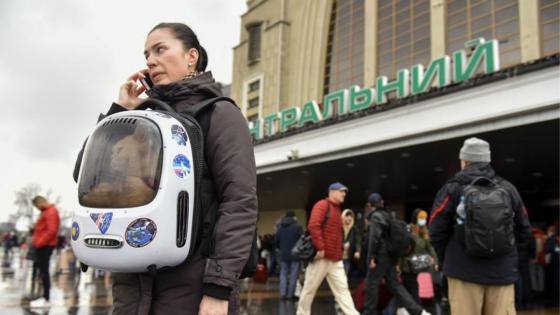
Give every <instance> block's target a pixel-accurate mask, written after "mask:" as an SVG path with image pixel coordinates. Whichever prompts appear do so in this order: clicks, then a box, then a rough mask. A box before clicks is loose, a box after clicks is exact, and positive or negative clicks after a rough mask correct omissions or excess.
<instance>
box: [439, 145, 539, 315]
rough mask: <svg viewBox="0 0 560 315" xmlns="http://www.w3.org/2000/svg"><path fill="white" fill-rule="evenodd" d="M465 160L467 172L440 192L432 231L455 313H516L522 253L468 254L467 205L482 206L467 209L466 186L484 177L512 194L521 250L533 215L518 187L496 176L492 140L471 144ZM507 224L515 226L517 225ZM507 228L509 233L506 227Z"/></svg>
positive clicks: (463, 155) (466, 148) (462, 153)
mask: <svg viewBox="0 0 560 315" xmlns="http://www.w3.org/2000/svg"><path fill="white" fill-rule="evenodd" d="M459 158H460V160H461V171H460V172H459V173H457V174H456V175H455V176H454V177H453V178H452V179H450V180H449V181H447V183H446V184H445V185H444V186H443V187H442V188H441V189H440V190H439V192H438V193H437V196H436V199H435V201H434V206H433V209H432V214H431V218H430V227H429V229H430V239H431V240H432V245H433V246H434V248H435V250H436V252H437V254H438V256H439V258H440V260H443V273H444V275H445V276H446V277H447V279H448V286H449V301H450V303H451V312H453V314H458V315H461V314H468V315H476V314H493V315H499V314H504V315H505V314H515V303H514V285H513V284H514V283H515V281H516V280H517V278H518V276H519V272H518V254H517V249H516V247H515V246H512V249H511V250H510V251H509V252H508V253H506V254H502V255H498V256H496V257H479V256H474V255H472V254H467V252H466V247H465V246H466V245H465V244H466V243H465V238H466V235H465V226H467V223H468V222H469V221H466V220H468V218H467V217H466V216H464V215H463V213H465V211H464V209H465V208H466V207H470V209H474V208H476V205H470V204H469V205H465V204H468V203H469V202H464V201H463V200H464V199H465V193H464V187H465V186H467V185H469V184H471V183H472V182H473V180H474V179H476V178H479V177H484V178H487V179H490V180H492V181H493V182H494V183H498V184H499V186H500V187H502V188H503V189H504V190H505V191H507V195H508V196H509V199H510V203H511V210H513V232H512V233H513V235H514V238H515V245H517V247H521V246H523V244H525V243H526V242H527V241H528V240H529V238H530V233H531V225H530V223H529V218H528V217H527V212H526V210H525V207H524V206H523V201H522V200H521V197H520V196H519V193H518V192H517V189H515V187H514V186H513V185H512V184H511V183H509V182H508V181H506V180H504V179H501V178H499V177H498V176H496V174H495V172H494V170H493V169H492V167H491V166H490V164H489V163H490V145H489V144H488V142H486V141H484V140H481V139H478V138H470V139H467V140H465V142H464V144H463V147H462V148H461V151H460V154H459ZM473 200H475V199H474V198H473ZM506 200H507V199H506ZM472 202H474V201H472ZM477 202H480V201H478V200H477ZM478 205H479V206H480V204H478ZM491 210H493V209H491ZM471 220H472V219H471ZM465 222H467V223H465ZM505 224H506V225H511V222H509V221H508V222H505ZM469 228H470V227H469ZM501 228H503V229H505V226H504V227H501ZM499 230H500V229H497V230H496V232H499Z"/></svg>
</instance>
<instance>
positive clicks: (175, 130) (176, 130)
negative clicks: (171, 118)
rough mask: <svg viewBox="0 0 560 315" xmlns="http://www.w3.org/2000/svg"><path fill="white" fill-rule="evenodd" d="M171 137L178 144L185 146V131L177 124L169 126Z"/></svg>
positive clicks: (186, 138)
mask: <svg viewBox="0 0 560 315" xmlns="http://www.w3.org/2000/svg"><path fill="white" fill-rule="evenodd" d="M171 135H172V136H171V137H172V138H173V140H175V142H177V144H178V145H182V146H186V145H187V140H188V137H187V132H186V131H185V129H183V128H182V127H181V126H179V125H173V126H171Z"/></svg>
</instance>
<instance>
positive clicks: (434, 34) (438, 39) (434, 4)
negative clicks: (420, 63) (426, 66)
mask: <svg viewBox="0 0 560 315" xmlns="http://www.w3.org/2000/svg"><path fill="white" fill-rule="evenodd" d="M430 7H431V18H430V23H431V25H430V27H431V40H432V60H434V59H437V58H439V57H441V56H443V55H445V1H444V0H431V3H430Z"/></svg>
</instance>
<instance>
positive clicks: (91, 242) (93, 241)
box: [84, 236, 123, 249]
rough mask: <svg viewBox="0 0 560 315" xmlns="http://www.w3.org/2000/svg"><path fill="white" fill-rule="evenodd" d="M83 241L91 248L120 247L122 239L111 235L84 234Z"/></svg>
mask: <svg viewBox="0 0 560 315" xmlns="http://www.w3.org/2000/svg"><path fill="white" fill-rule="evenodd" d="M84 243H85V244H86V246H87V247H91V248H115V249H116V248H121V247H122V245H123V241H122V240H120V239H117V238H112V237H95V236H86V237H85V239H84Z"/></svg>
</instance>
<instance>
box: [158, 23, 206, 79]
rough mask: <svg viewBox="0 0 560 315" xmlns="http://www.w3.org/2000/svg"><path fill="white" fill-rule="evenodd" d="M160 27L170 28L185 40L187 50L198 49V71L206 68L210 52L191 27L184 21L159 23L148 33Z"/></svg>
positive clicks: (182, 40) (184, 45)
mask: <svg viewBox="0 0 560 315" xmlns="http://www.w3.org/2000/svg"><path fill="white" fill-rule="evenodd" d="M160 28H168V29H170V30H172V31H173V33H174V34H175V38H177V39H178V40H180V41H181V42H183V47H184V48H185V50H189V49H191V48H194V49H196V50H198V61H197V62H196V67H195V69H196V71H204V70H206V66H207V65H208V54H207V53H206V49H204V47H202V46H201V45H200V43H199V42H198V38H197V37H196V34H195V33H194V32H193V30H192V29H191V28H190V27H188V26H187V25H186V24H183V23H159V24H158V25H156V26H155V27H154V28H152V30H151V31H150V32H149V33H148V34H151V33H152V32H153V31H155V30H157V29H160Z"/></svg>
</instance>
